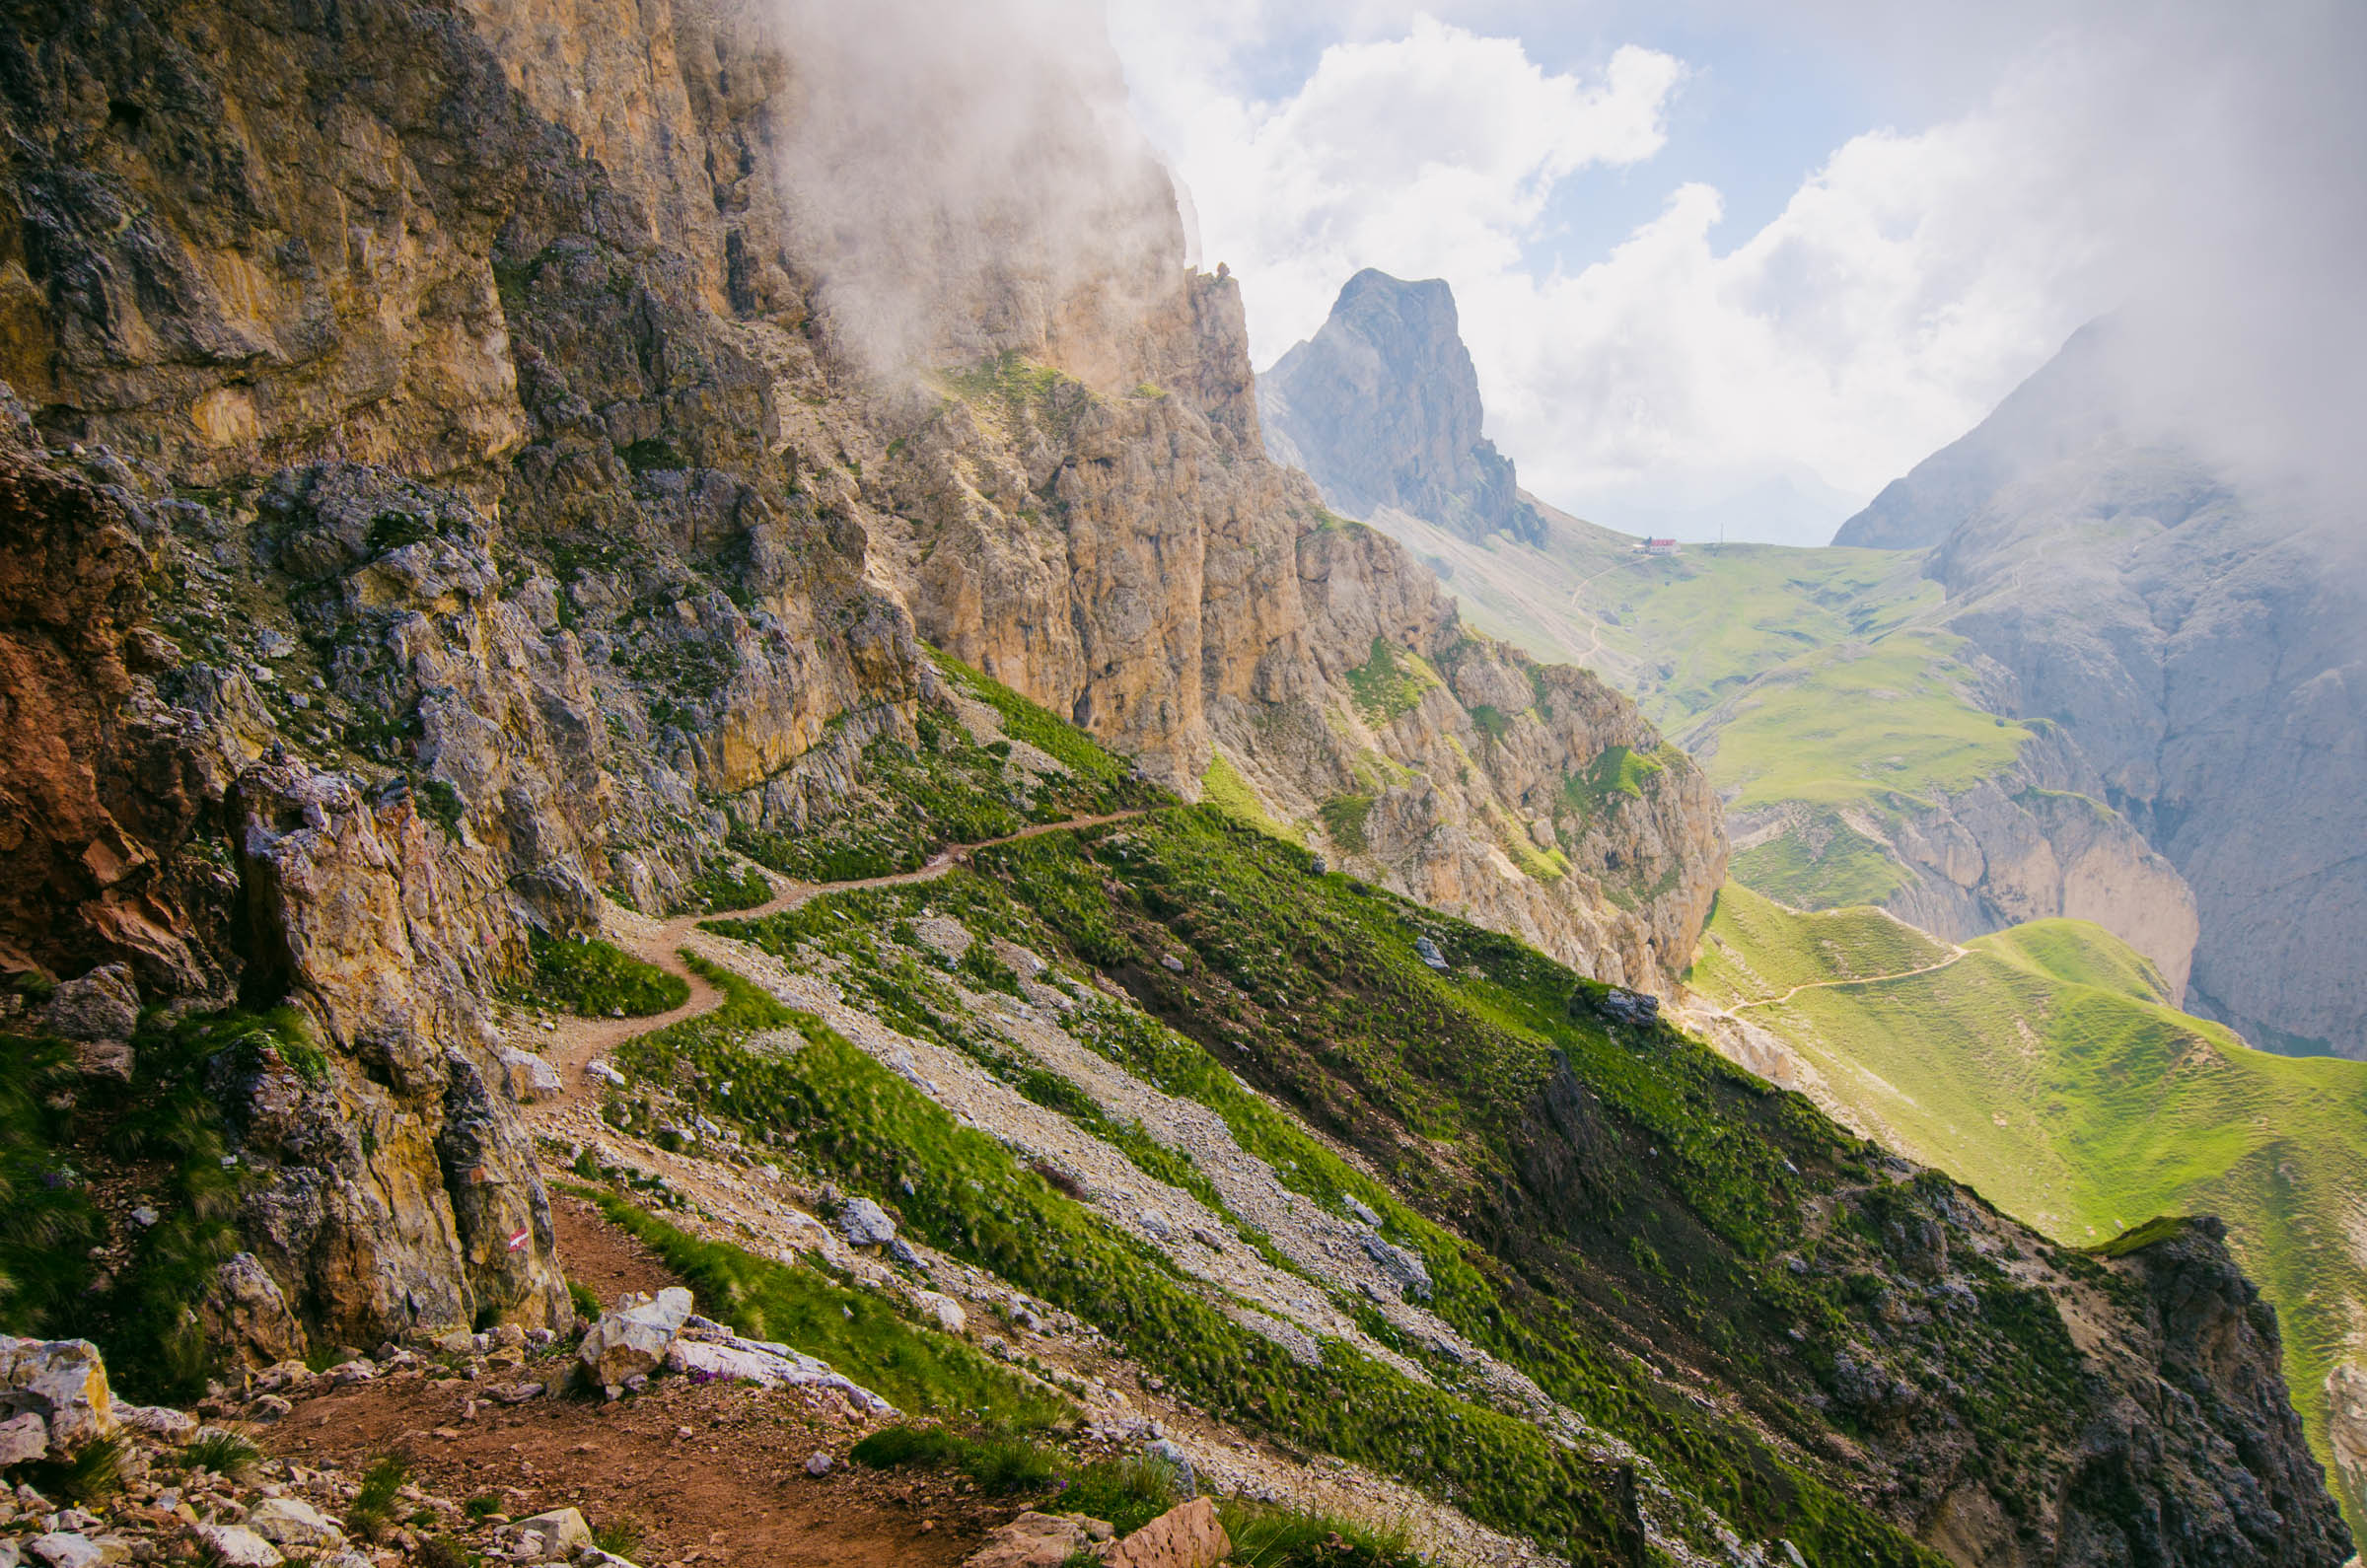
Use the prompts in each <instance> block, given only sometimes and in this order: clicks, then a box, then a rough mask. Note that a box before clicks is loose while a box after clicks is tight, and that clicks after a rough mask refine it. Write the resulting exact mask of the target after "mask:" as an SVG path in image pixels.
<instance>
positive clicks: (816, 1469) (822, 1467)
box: [806, 1449, 830, 1475]
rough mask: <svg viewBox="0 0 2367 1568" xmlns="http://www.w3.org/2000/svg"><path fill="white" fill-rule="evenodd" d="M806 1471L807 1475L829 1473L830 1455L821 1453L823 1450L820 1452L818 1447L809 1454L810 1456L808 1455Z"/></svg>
mask: <svg viewBox="0 0 2367 1568" xmlns="http://www.w3.org/2000/svg"><path fill="white" fill-rule="evenodd" d="M806 1473H807V1474H808V1475H827V1474H829V1473H830V1457H829V1456H828V1455H827V1454H825V1453H823V1452H822V1451H820V1450H819V1449H818V1450H816V1451H815V1452H814V1453H813V1454H812V1455H811V1456H810V1457H809V1458H808V1459H807V1460H806Z"/></svg>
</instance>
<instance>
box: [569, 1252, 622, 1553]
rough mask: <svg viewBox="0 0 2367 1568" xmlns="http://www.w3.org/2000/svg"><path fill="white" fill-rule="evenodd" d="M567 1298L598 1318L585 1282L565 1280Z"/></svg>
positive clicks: (587, 1316)
mask: <svg viewBox="0 0 2367 1568" xmlns="http://www.w3.org/2000/svg"><path fill="white" fill-rule="evenodd" d="M567 1300H568V1301H569V1302H570V1303H571V1304H572V1305H573V1306H574V1308H575V1316H576V1317H578V1318H580V1319H583V1320H584V1321H585V1322H595V1321H597V1320H598V1319H599V1318H600V1312H601V1307H600V1297H599V1296H598V1295H597V1294H596V1293H595V1292H594V1291H593V1289H592V1287H591V1286H589V1285H587V1284H585V1283H584V1282H583V1281H582V1280H580V1279H571V1280H569V1281H568V1282H567ZM619 1555H623V1556H630V1555H631V1553H629V1552H626V1553H620V1554H619Z"/></svg>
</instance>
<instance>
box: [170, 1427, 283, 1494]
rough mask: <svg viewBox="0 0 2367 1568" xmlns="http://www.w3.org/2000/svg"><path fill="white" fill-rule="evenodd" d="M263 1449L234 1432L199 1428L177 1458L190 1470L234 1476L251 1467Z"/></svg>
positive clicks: (242, 1473)
mask: <svg viewBox="0 0 2367 1568" xmlns="http://www.w3.org/2000/svg"><path fill="white" fill-rule="evenodd" d="M262 1457H263V1456H262V1451H261V1450H260V1449H258V1448H256V1447H255V1446H254V1445H253V1444H251V1443H250V1442H248V1441H247V1440H246V1439H245V1438H243V1437H241V1436H239V1435H238V1434H237V1433H236V1432H224V1431H221V1430H219V1429H216V1430H214V1431H210V1432H201V1433H199V1434H198V1435H197V1437H196V1439H195V1440H194V1441H193V1442H191V1443H189V1444H188V1445H187V1446H185V1447H184V1448H182V1449H181V1451H180V1462H181V1463H183V1464H185V1465H187V1466H188V1467H189V1468H190V1469H193V1470H211V1471H213V1472H214V1473H215V1474H216V1475H222V1476H227V1477H229V1478H230V1479H231V1480H234V1481H235V1480H237V1479H238V1478H239V1477H240V1476H242V1475H245V1474H246V1473H247V1472H248V1471H249V1470H251V1469H252V1468H254V1464H255V1461H257V1460H259V1459H261V1458H262Z"/></svg>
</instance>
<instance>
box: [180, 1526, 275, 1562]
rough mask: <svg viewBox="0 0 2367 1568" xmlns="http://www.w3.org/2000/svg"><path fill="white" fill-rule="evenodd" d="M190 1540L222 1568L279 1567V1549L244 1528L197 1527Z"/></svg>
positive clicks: (190, 1532) (191, 1530)
mask: <svg viewBox="0 0 2367 1568" xmlns="http://www.w3.org/2000/svg"><path fill="white" fill-rule="evenodd" d="M189 1538H190V1539H192V1540H194V1541H196V1542H197V1545H198V1548H199V1550H200V1551H201V1552H207V1553H211V1554H212V1559H213V1561H214V1562H215V1563H217V1564H219V1565H220V1568H278V1565H279V1564H280V1563H281V1562H284V1561H285V1560H286V1559H285V1558H283V1557H281V1556H280V1554H279V1548H278V1547H277V1546H274V1545H272V1544H271V1543H270V1542H269V1541H267V1540H265V1539H263V1537H262V1536H260V1535H258V1534H256V1533H255V1532H253V1531H251V1530H249V1529H248V1528H247V1527H246V1526H244V1525H193V1526H191V1527H190V1529H189Z"/></svg>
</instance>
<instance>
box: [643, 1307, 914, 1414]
mask: <svg viewBox="0 0 2367 1568" xmlns="http://www.w3.org/2000/svg"><path fill="white" fill-rule="evenodd" d="M666 1365H667V1367H668V1368H670V1369H671V1370H673V1371H675V1372H680V1373H682V1374H683V1375H685V1376H687V1377H691V1378H696V1379H698V1380H700V1381H702V1382H727V1383H753V1384H755V1385H757V1386H758V1387H759V1388H765V1389H806V1388H822V1389H836V1390H838V1391H839V1392H841V1393H843V1394H845V1395H846V1397H847V1398H848V1399H849V1400H850V1401H852V1402H853V1403H854V1404H855V1405H857V1406H858V1407H860V1408H862V1409H865V1410H868V1411H870V1412H871V1413H872V1414H874V1415H894V1414H895V1413H896V1406H894V1405H892V1404H890V1403H889V1402H888V1401H887V1400H885V1399H883V1398H881V1397H880V1396H879V1395H878V1394H876V1393H874V1392H872V1391H871V1390H869V1389H866V1388H864V1387H862V1386H861V1385H859V1384H856V1383H851V1382H849V1381H848V1380H847V1379H846V1378H844V1377H843V1376H841V1375H840V1374H838V1373H837V1372H835V1371H833V1370H831V1368H830V1367H829V1365H828V1364H827V1363H826V1362H821V1361H817V1360H815V1359H814V1358H813V1357H812V1356H809V1355H807V1354H806V1353H805V1352H803V1351H800V1350H792V1349H790V1348H789V1347H788V1346H787V1345H783V1344H776V1343H774V1342H773V1341H771V1340H768V1339H743V1338H741V1337H740V1336H739V1335H738V1334H735V1333H733V1332H732V1331H731V1330H730V1329H728V1328H725V1327H724V1326H723V1325H722V1324H720V1323H714V1322H710V1321H708V1320H707V1319H704V1318H693V1319H690V1321H689V1322H688V1323H687V1324H686V1325H685V1326H684V1328H683V1330H682V1332H681V1333H680V1334H679V1335H677V1336H676V1338H675V1341H674V1343H673V1344H671V1345H669V1346H667V1348H666Z"/></svg>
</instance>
